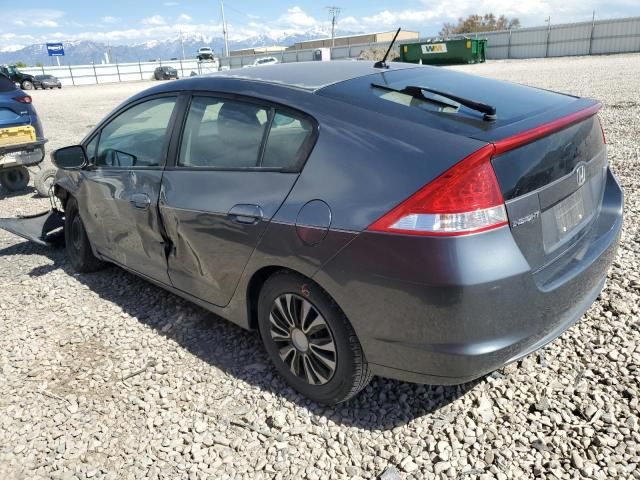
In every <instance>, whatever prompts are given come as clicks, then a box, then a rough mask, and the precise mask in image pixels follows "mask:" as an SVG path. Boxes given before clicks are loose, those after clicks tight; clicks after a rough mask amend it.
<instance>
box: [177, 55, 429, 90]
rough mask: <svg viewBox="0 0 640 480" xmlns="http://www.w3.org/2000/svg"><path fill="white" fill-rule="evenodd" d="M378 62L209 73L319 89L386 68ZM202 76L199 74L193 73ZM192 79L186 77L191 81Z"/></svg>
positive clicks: (400, 66) (398, 67)
mask: <svg viewBox="0 0 640 480" xmlns="http://www.w3.org/2000/svg"><path fill="white" fill-rule="evenodd" d="M373 65H374V62H368V61H341V60H336V61H331V62H296V63H277V64H270V65H262V66H259V67H253V68H237V69H232V70H226V71H223V72H216V73H212V74H210V75H207V76H206V77H207V78H236V79H243V80H252V81H258V82H265V83H275V84H279V85H285V86H290V87H294V88H301V89H304V90H311V91H313V90H319V89H321V88H323V87H326V86H328V85H333V84H335V83H339V82H343V81H346V80H351V79H353V78H358V77H362V76H365V75H373V74H375V73H380V72H384V71H385V70H384V69H381V68H374V67H373ZM389 68H390V69H391V70H402V69H407V68H419V67H418V65H415V64H409V63H392V62H389ZM193 78H194V79H195V78H198V77H193ZM200 78H202V77H200ZM187 81H189V80H185V82H187Z"/></svg>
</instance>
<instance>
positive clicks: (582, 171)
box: [576, 165, 587, 187]
mask: <svg viewBox="0 0 640 480" xmlns="http://www.w3.org/2000/svg"><path fill="white" fill-rule="evenodd" d="M576 180H577V181H578V186H579V187H581V186H582V185H584V182H586V181H587V169H586V167H585V166H584V165H579V166H578V168H576Z"/></svg>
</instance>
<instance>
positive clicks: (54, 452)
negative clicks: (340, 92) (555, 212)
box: [0, 55, 640, 480]
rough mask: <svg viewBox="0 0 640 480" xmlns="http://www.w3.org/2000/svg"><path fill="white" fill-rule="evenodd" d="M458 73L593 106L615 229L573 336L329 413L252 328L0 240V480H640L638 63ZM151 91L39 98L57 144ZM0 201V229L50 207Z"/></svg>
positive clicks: (378, 388)
mask: <svg viewBox="0 0 640 480" xmlns="http://www.w3.org/2000/svg"><path fill="white" fill-rule="evenodd" d="M459 68H460V69H461V70H465V71H470V72H475V73H478V74H481V75H490V76H494V77H499V78H503V79H507V80H513V81H517V82H523V83H529V84H531V85H537V86H541V87H544V88H552V89H557V90H562V91H566V92H570V93H574V94H578V95H588V96H593V97H597V98H599V99H601V100H602V101H603V102H604V105H605V108H604V110H603V112H602V117H603V119H604V123H605V125H606V131H607V140H608V145H609V157H610V159H611V162H612V164H613V166H614V169H615V171H616V172H617V173H618V175H619V177H620V179H621V181H622V184H623V185H624V188H625V190H626V219H625V226H624V233H623V237H622V244H621V247H620V249H619V253H618V257H617V260H616V262H615V265H614V266H613V268H612V269H611V271H610V275H609V281H608V283H607V287H606V289H605V290H604V292H603V293H602V295H601V296H600V299H599V300H598V301H597V303H596V304H594V305H593V307H592V308H591V309H590V310H589V311H588V313H587V314H586V315H585V318H584V319H583V320H582V321H581V322H580V323H579V324H577V325H576V326H574V327H573V328H571V330H569V331H568V332H567V333H565V334H564V335H563V336H562V337H561V338H560V339H558V340H556V341H555V342H553V343H552V344H551V345H549V346H548V347H547V348H545V349H544V351H543V352H541V353H540V354H534V355H531V356H529V357H528V358H526V359H524V360H523V361H521V362H519V363H517V364H514V365H511V366H508V367H506V368H504V369H502V370H500V371H498V372H495V373H493V374H491V375H490V376H489V377H487V378H485V379H482V380H480V381H478V382H475V383H473V384H471V385H465V386H460V387H450V388H444V387H430V386H422V385H412V384H408V383H401V382H395V381H388V380H381V379H375V380H374V381H373V382H372V383H371V385H370V386H369V387H367V388H366V389H365V390H364V391H363V392H362V394H361V395H359V396H358V397H357V398H356V399H354V400H352V401H350V402H348V403H347V404H345V405H341V406H338V407H336V408H325V407H321V406H318V405H315V404H312V403H310V402H308V401H306V400H305V399H304V398H301V397H300V396H298V395H297V394H296V393H294V392H293V391H291V390H290V389H289V388H287V387H286V386H285V385H284V383H283V382H282V381H281V380H280V379H279V378H278V376H277V375H276V374H275V372H274V371H273V369H272V368H271V367H270V366H269V364H268V362H267V358H266V356H265V354H264V353H263V351H262V348H261V346H260V342H259V339H258V336H257V335H256V334H254V333H248V332H245V331H243V330H241V329H239V328H236V327H235V326H233V325H231V324H228V323H226V322H224V321H223V320H221V319H218V318H216V317H214V316H213V315H211V314H208V313H207V312H205V311H204V310H201V309H199V308H198V307H195V306H193V305H191V304H189V303H187V302H185V301H183V300H181V299H179V298H177V297H175V296H173V295H171V294H169V293H166V292H164V291H163V290H160V289H158V288H156V287H154V286H152V285H151V284H149V283H146V282H144V281H142V280H139V279H138V278H136V277H134V276H133V275H130V274H128V273H125V272H124V271H122V270H119V269H117V268H115V267H112V268H109V269H107V270H104V271H102V272H99V273H96V274H91V275H79V274H75V273H73V271H72V270H71V268H70V266H69V264H68V263H67V261H66V259H65V255H64V252H63V251H62V250H46V249H43V248H40V247H38V246H35V245H31V244H29V243H26V242H23V241H22V240H21V239H19V238H17V237H15V236H12V235H10V234H8V233H4V232H0V292H1V293H0V478H3V479H4V478H6V479H22V478H24V479H40V478H60V479H76V478H77V479H84V478H96V479H102V478H105V479H106V478H110V479H129V478H132V479H133V478H149V479H156V478H167V479H176V478H189V479H197V478H229V479H230V478H234V479H235V478H239V479H260V478H265V479H266V478H276V479H289V478H291V479H302V478H306V479H309V480H313V479H324V478H377V477H381V478H384V479H385V480H394V479H399V478H405V479H414V478H415V479H418V478H420V479H421V478H434V477H436V476H440V477H443V478H460V479H467V478H468V479H471V478H481V479H490V478H498V479H507V478H533V477H536V478H571V479H573V478H583V477H589V478H598V479H600V478H640V474H639V473H638V464H639V463H640V452H639V447H638V445H640V426H639V423H640V422H639V419H638V417H639V406H638V391H639V389H638V383H639V380H640V365H639V364H640V342H639V340H640V320H639V316H640V315H639V306H638V305H639V303H640V302H639V299H640V274H639V272H640V261H639V258H640V255H639V252H640V235H639V232H638V225H639V224H640V194H639V191H640V190H639V188H640V173H639V171H638V170H639V168H640V161H639V154H640V140H638V125H640V106H639V103H638V102H640V98H639V93H638V92H640V55H618V56H606V57H605V56H603V57H596V58H570V59H566V58H562V59H555V60H529V61H507V62H489V63H487V64H484V65H478V66H468V67H459ZM148 85H149V84H148V83H134V84H122V85H110V86H106V85H103V86H98V87H80V88H75V89H73V88H65V89H63V90H62V91H60V92H58V91H47V92H39V91H38V92H34V93H33V96H34V99H35V104H36V107H37V108H38V110H39V111H40V113H41V115H42V117H43V120H44V127H45V130H46V134H47V135H48V136H49V138H51V139H52V141H51V146H52V147H55V146H60V145H62V144H66V143H73V142H75V141H77V140H79V139H80V137H81V136H82V135H83V134H84V133H85V132H86V131H87V130H88V128H89V126H90V125H93V124H94V123H96V122H97V121H98V120H99V119H100V118H101V117H102V115H103V114H104V113H106V111H108V110H110V109H111V108H112V107H114V106H115V105H116V104H117V103H118V102H119V101H120V100H122V99H124V98H125V97H126V96H128V95H130V94H132V93H134V92H135V91H138V90H140V89H142V88H144V87H146V86H148ZM0 198H2V200H0V216H13V215H15V214H17V213H27V212H34V211H39V210H42V209H44V208H46V206H47V202H46V200H42V199H36V198H34V195H33V193H32V192H28V193H26V194H23V195H14V196H6V195H5V194H4V193H2V192H0Z"/></svg>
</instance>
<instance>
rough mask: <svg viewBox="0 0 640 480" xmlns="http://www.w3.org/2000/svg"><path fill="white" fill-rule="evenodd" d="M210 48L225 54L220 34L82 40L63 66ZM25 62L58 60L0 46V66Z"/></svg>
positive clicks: (272, 40)
mask: <svg viewBox="0 0 640 480" xmlns="http://www.w3.org/2000/svg"><path fill="white" fill-rule="evenodd" d="M352 33H354V32H345V31H340V32H338V34H339V35H348V34H352ZM326 37H327V33H326V32H324V31H323V30H322V29H314V30H310V31H307V32H295V31H290V32H287V31H282V32H274V33H272V34H269V35H266V34H262V35H256V36H252V37H247V38H244V39H230V40H229V49H230V50H240V49H243V48H254V47H262V46H270V45H283V46H289V45H293V44H294V43H296V42H302V41H305V40H314V39H318V38H326ZM203 46H208V47H211V48H212V49H213V50H214V51H215V52H216V54H217V55H222V51H223V48H224V40H223V38H222V36H221V35H220V36H218V35H202V34H194V33H190V34H185V35H183V36H182V38H180V37H179V36H177V37H174V38H171V39H166V40H149V41H146V42H142V43H137V44H132V45H107V44H104V43H101V42H93V41H89V40H79V41H74V42H69V43H67V42H65V43H64V50H65V56H64V57H63V58H61V59H60V60H61V63H64V64H72V65H80V64H89V63H91V62H95V63H101V62H102V61H103V60H104V58H105V53H107V52H109V56H110V58H111V61H112V62H116V61H117V62H119V63H125V62H138V61H141V62H145V61H148V60H154V59H162V60H169V59H171V58H182V49H183V48H184V54H185V58H194V57H195V56H196V52H197V50H198V48H200V47H203ZM16 62H24V63H26V64H27V65H36V64H38V63H42V64H44V65H51V64H55V62H56V60H55V59H54V58H53V57H49V56H48V55H47V50H46V48H45V46H44V45H42V44H39V45H29V46H27V47H24V48H20V49H16V47H15V46H14V47H11V46H4V47H2V46H0V64H12V63H16Z"/></svg>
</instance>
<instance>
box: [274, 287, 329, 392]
mask: <svg viewBox="0 0 640 480" xmlns="http://www.w3.org/2000/svg"><path fill="white" fill-rule="evenodd" d="M269 323H270V330H269V331H270V334H271V339H272V340H273V341H274V342H275V344H276V345H277V347H278V353H279V355H280V359H281V360H282V361H283V362H284V364H285V365H286V366H287V367H288V368H289V370H290V371H291V373H293V374H294V375H295V376H296V377H298V378H300V379H301V380H304V381H306V382H307V383H309V384H310V385H324V384H325V383H327V382H329V380H331V378H332V377H333V375H334V373H335V371H336V365H337V352H336V344H335V341H334V338H333V333H332V332H331V329H330V328H329V325H328V324H327V322H326V320H325V318H324V317H323V316H322V314H321V313H320V312H319V311H318V309H317V308H316V307H314V306H313V304H311V302H309V301H308V300H307V299H305V298H303V297H301V296H299V295H296V294H293V293H286V294H283V295H280V296H279V297H277V298H276V299H275V300H274V302H273V305H272V307H271V311H270V312H269Z"/></svg>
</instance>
